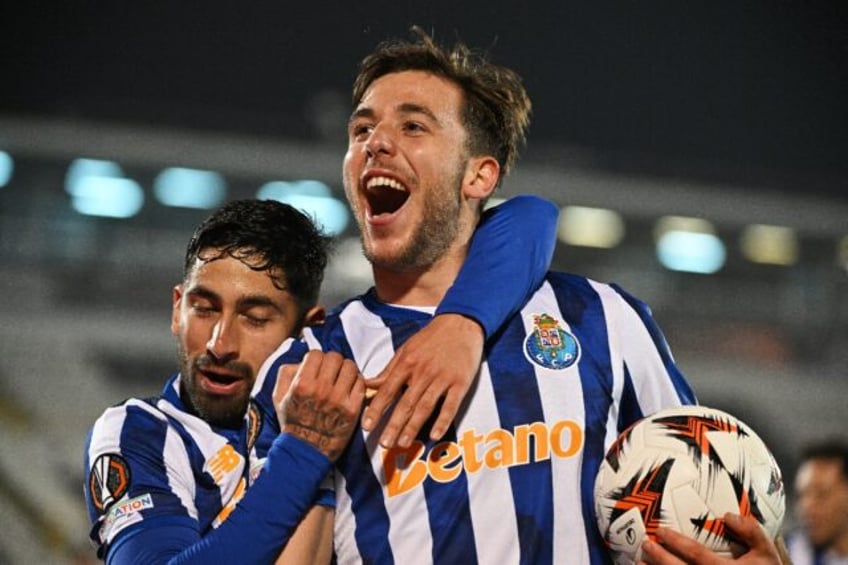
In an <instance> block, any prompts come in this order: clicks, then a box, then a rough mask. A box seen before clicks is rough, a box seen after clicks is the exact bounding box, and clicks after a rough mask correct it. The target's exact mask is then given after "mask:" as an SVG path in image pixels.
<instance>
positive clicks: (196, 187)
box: [153, 167, 227, 210]
mask: <svg viewBox="0 0 848 565" xmlns="http://www.w3.org/2000/svg"><path fill="white" fill-rule="evenodd" d="M153 193H154V194H155V195H156V199H157V200H159V202H161V203H162V204H164V205H165V206H173V207H176V208H194V209H200V210H209V209H212V208H215V207H217V206H219V205H220V204H221V203H222V202H223V201H224V199H225V198H226V196H227V182H226V180H224V177H223V176H222V175H221V174H220V173H217V172H215V171H204V170H200V169H190V168H187V167H169V168H167V169H164V170H162V171H161V172H160V173H159V174H158V175H157V176H156V179H155V180H154V181H153Z"/></svg>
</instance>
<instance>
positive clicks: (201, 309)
mask: <svg viewBox="0 0 848 565" xmlns="http://www.w3.org/2000/svg"><path fill="white" fill-rule="evenodd" d="M191 309H192V310H193V311H194V313H195V314H197V315H198V316H208V315H210V314H213V313H215V312H216V311H217V308H215V307H214V306H212V304H210V303H208V302H202V301H199V302H197V301H196V302H192V303H191Z"/></svg>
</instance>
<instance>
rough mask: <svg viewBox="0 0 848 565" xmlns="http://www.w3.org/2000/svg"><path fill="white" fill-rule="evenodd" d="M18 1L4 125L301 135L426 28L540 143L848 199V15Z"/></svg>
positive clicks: (3, 41) (4, 22)
mask: <svg viewBox="0 0 848 565" xmlns="http://www.w3.org/2000/svg"><path fill="white" fill-rule="evenodd" d="M6 4H7V5H8V4H9V3H8V2H7V3H6ZM19 4H20V6H18V7H16V8H10V7H8V6H6V7H4V8H0V47H2V54H0V57H2V58H0V64H2V70H3V74H2V77H3V78H2V83H3V86H2V90H0V112H4V113H8V112H15V113H21V114H42V115H43V114H47V115H56V116H73V117H89V118H103V119H119V120H122V121H128V122H141V123H146V124H154V125H155V124H163V125H176V126H183V127H194V128H216V129H229V130H233V131H239V132H244V133H252V134H260V135H270V136H273V135H286V136H291V135H305V136H308V135H310V134H311V129H310V128H311V126H310V124H309V122H308V121H307V120H306V119H305V117H304V114H305V108H306V107H307V105H308V101H309V100H310V98H311V95H313V94H314V93H316V92H318V91H320V90H324V89H329V90H333V91H337V92H339V93H342V94H344V95H345V96H347V92H348V89H349V85H350V83H351V80H352V78H353V76H354V73H355V69H356V64H357V62H358V61H359V59H360V58H361V57H362V56H363V55H364V54H365V53H366V52H367V51H368V50H369V49H370V48H372V47H373V46H374V45H375V44H376V43H378V42H379V41H380V40H382V39H384V38H386V37H388V36H403V37H407V36H408V33H407V30H408V29H409V26H410V25H411V24H413V23H418V24H420V25H422V26H423V27H425V29H428V30H432V31H434V32H435V35H436V37H437V39H438V40H440V41H443V42H451V41H453V40H454V39H455V38H460V39H462V40H464V41H466V42H467V43H469V44H471V45H472V46H475V47H479V48H485V49H488V51H489V52H490V53H491V56H492V58H493V59H494V60H496V61H497V62H500V63H503V64H506V65H509V66H512V67H514V68H516V69H517V70H518V71H519V72H520V73H521V74H522V75H523V76H524V78H525V82H526V85H527V87H528V90H529V91H530V93H531V96H532V97H533V100H534V121H533V125H532V127H531V133H530V144H531V148H532V147H533V144H545V143H548V142H550V143H555V144H567V145H571V146H578V147H585V148H589V149H592V150H598V151H602V152H608V153H610V154H615V155H630V156H635V158H634V159H633V160H636V161H639V160H640V159H642V160H643V162H644V163H648V165H646V166H647V167H649V168H650V166H656V167H659V168H661V167H662V166H663V163H672V162H686V163H691V164H693V167H694V168H698V167H700V168H703V169H709V170H729V171H735V172H738V173H739V174H742V175H744V174H746V171H748V173H747V174H749V175H751V174H753V173H750V171H769V175H770V176H772V177H774V176H776V177H780V175H782V174H786V175H790V176H791V175H807V176H814V177H816V178H825V179H828V180H829V179H835V180H836V182H825V183H824V184H825V185H827V186H829V187H830V189H831V190H839V191H842V190H843V189H844V191H845V192H848V187H846V186H845V184H844V183H845V179H846V178H848V3H845V2H836V1H834V2H831V3H825V2H821V3H817V2H785V1H784V2H781V1H777V0H772V1H765V0H759V1H757V0H752V1H746V2H730V1H723V0H718V1H714V2H617V3H607V2H579V3H578V2H553V1H546V2H530V1H527V2H510V3H500V4H499V3H497V2H493V1H489V2H482V1H479V0H474V1H458V0H453V1H451V2H444V1H429V2H425V1H421V2H410V1H408V2H385V1H367V2H344V3H342V2H339V3H337V4H339V6H334V5H333V4H331V3H329V2H305V3H298V4H294V3H291V2H283V1H279V0H278V1H276V2H269V1H251V2H238V3H236V2H224V1H222V0H212V1H208V2H166V3H162V2H155V3H154V2H149V3H138V2H136V3H132V4H130V3H123V2H99V1H98V2H92V1H89V2H83V1H79V0H71V1H67V2H43V1H32V2H19ZM839 181H842V182H841V183H840V182H839ZM778 184H780V183H779V182H778ZM840 185H841V186H840Z"/></svg>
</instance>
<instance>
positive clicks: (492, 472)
mask: <svg viewBox="0 0 848 565" xmlns="http://www.w3.org/2000/svg"><path fill="white" fill-rule="evenodd" d="M481 292H485V291H481ZM430 316H431V314H430V313H429V312H424V311H421V310H419V309H410V308H401V307H395V306H390V305H386V304H382V303H380V302H379V301H377V299H376V297H375V295H374V294H373V291H372V292H370V293H368V294H365V295H363V296H360V297H358V298H355V299H353V300H351V301H349V302H347V303H345V304H343V305H341V306H340V307H339V308H338V309H336V310H335V311H334V313H333V314H332V315H331V316H330V317H329V320H328V322H327V323H326V325H325V326H324V327H322V328H317V329H316V330H315V331H314V332H308V334H307V336H306V337H307V341H308V342H310V345H311V346H313V347H317V346H318V344H317V342H321V343H322V344H323V348H324V349H326V350H336V351H340V352H342V353H343V354H345V355H346V356H349V357H351V358H353V359H354V360H355V361H356V363H357V365H358V366H359V367H360V369H361V370H362V372H363V374H364V375H365V376H366V378H368V377H373V376H376V375H377V374H378V373H379V371H380V370H381V369H382V368H383V367H384V366H385V365H386V364H387V363H388V361H389V360H390V359H391V357H392V355H393V353H394V351H395V350H396V349H397V348H398V347H399V346H400V345H401V344H402V343H403V342H404V341H405V340H406V339H407V338H408V337H409V336H410V335H411V334H413V333H414V332H415V331H416V330H417V329H419V328H420V327H421V326H422V325H423V324H425V323H426V322H427V321H428V320H429V319H430ZM313 338H314V339H313ZM316 340H317V341H316ZM693 402H695V398H694V395H693V392H692V390H691V389H690V387H689V385H688V384H687V383H686V382H685V380H684V377H683V376H682V375H681V373H680V372H679V371H678V369H677V367H676V366H675V363H674V360H673V359H672V356H671V353H670V351H669V349H668V347H667V344H666V342H665V339H664V337H663V335H662V333H661V332H660V330H659V329H658V327H657V326H656V325H655V323H654V321H653V319H652V317H651V315H650V313H649V311H648V309H647V307H646V306H645V305H644V304H643V303H641V302H640V301H638V300H636V299H634V298H632V297H631V296H629V295H628V294H626V293H625V292H624V291H623V290H621V289H620V288H618V287H615V286H611V285H607V284H601V283H598V282H595V281H591V280H588V279H586V278H583V277H579V276H575V275H568V274H562V273H551V274H549V275H548V276H547V279H546V281H545V282H544V283H543V285H542V286H541V288H540V289H539V290H538V291H537V292H536V293H535V294H534V295H533V296H532V297H531V299H530V300H529V301H528V302H527V303H526V304H525V305H524V307H523V308H522V309H521V311H520V312H519V313H518V314H516V315H515V316H513V317H512V318H511V319H510V320H509V321H508V322H507V323H506V324H505V325H504V326H503V327H502V328H501V329H500V330H499V331H498V332H496V333H495V334H494V335H493V336H492V337H491V338H490V339H489V341H488V342H487V345H486V352H485V359H484V362H483V365H482V367H481V370H480V373H479V378H478V380H477V381H476V385H475V386H474V387H472V390H471V391H470V392H469V395H468V397H467V398H466V400H465V402H464V404H463V407H462V409H461V411H460V413H459V415H458V417H457V418H456V420H455V421H454V424H453V426H452V428H451V430H450V431H449V432H448V434H447V436H446V437H445V438H444V439H443V440H442V441H439V442H432V441H430V440H429V439H428V438H427V435H428V431H429V430H426V429H425V430H424V431H423V432H422V434H421V435H420V436H419V438H418V440H417V441H416V442H414V445H413V446H412V448H410V449H401V448H394V449H392V450H390V451H386V450H385V449H383V448H382V447H380V446H379V444H378V443H377V438H378V437H379V433H380V430H379V429H377V430H375V431H374V432H372V433H371V434H367V433H364V432H362V431H361V430H360V431H359V432H357V433H354V436H353V439H352V441H351V444H350V446H349V449H348V450H347V451H346V453H345V455H344V456H343V457H342V459H340V460H339V461H338V462H337V466H338V468H339V471H340V472H339V473H337V479H336V526H335V550H336V554H337V558H338V561H339V563H342V564H345V563H359V562H364V563H428V562H434V563H477V562H479V563H492V564H495V563H496V564H498V565H502V564H511V563H516V564H517V563H534V564H544V563H569V564H580V563H594V564H597V563H607V562H609V558H608V557H607V555H606V550H605V547H604V544H603V541H602V539H601V538H600V535H599V534H598V532H597V529H596V526H595V520H594V514H593V509H592V508H593V505H592V488H593V483H594V478H595V475H596V472H597V469H598V466H599V465H600V462H601V460H602V458H603V455H604V453H605V451H606V448H607V447H608V446H609V445H610V444H611V442H612V441H613V440H614V439H615V438H616V437H617V436H618V434H619V432H621V431H622V430H623V429H624V428H625V427H627V426H628V425H629V424H630V423H632V422H634V421H635V420H637V419H638V418H640V417H642V416H643V415H646V414H650V413H652V412H654V411H656V410H658V409H660V408H663V407H667V406H674V405H679V404H684V403H685V404H688V403H693Z"/></svg>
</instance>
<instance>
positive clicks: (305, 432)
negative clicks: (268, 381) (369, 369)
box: [274, 350, 365, 461]
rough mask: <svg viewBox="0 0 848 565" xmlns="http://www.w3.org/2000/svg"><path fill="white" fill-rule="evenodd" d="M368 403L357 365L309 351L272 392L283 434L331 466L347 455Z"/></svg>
mask: <svg viewBox="0 0 848 565" xmlns="http://www.w3.org/2000/svg"><path fill="white" fill-rule="evenodd" d="M364 398H365V381H364V379H363V378H362V375H360V374H359V370H358V369H357V368H356V364H354V362H353V361H351V360H350V359H345V358H343V357H342V356H341V355H340V354H338V353H334V352H329V353H325V352H323V351H316V350H312V351H309V352H308V353H307V354H306V356H305V357H304V358H303V361H302V362H301V363H300V365H284V366H282V367H281V368H280V370H279V373H278V375H277V383H276V385H275V386H274V406H275V407H276V410H277V418H278V419H279V420H280V428H281V429H282V431H284V432H286V433H288V434H291V435H293V436H296V437H299V438H301V439H303V440H304V441H307V442H309V443H311V444H312V445H314V446H315V447H316V448H317V449H318V450H319V451H321V452H322V453H323V454H324V455H326V456H327V457H328V458H329V459H330V460H331V461H335V460H336V459H338V457H339V455H341V453H342V451H344V448H345V446H346V445H347V442H348V440H350V436H351V434H352V433H353V430H354V428H355V427H356V423H357V419H358V418H359V414H360V410H361V409H362V403H363V401H364Z"/></svg>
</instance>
